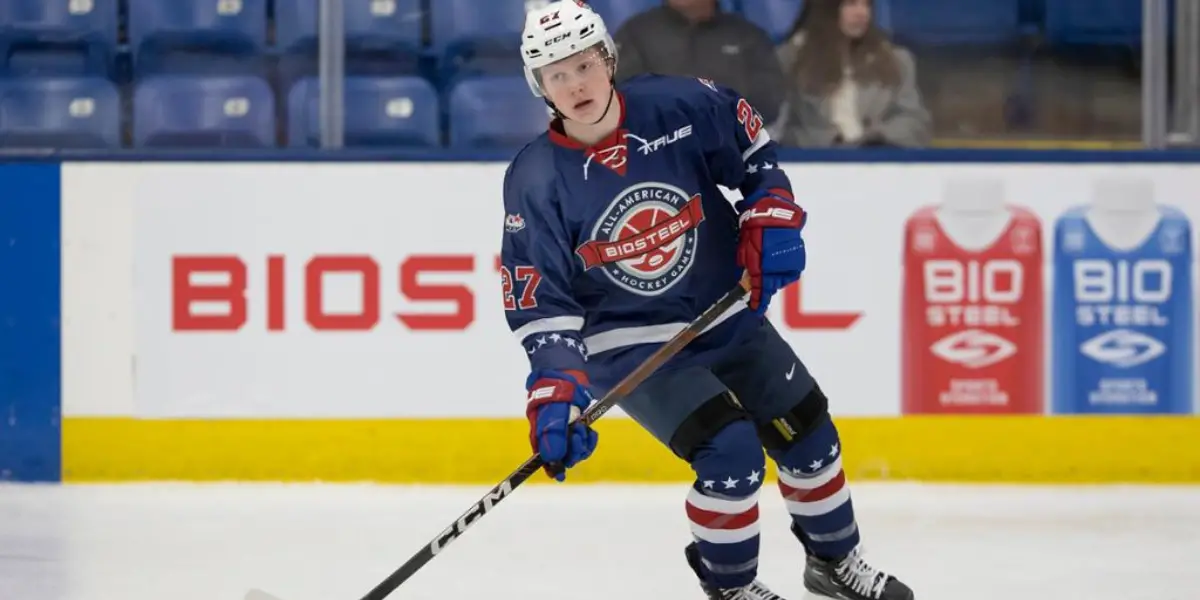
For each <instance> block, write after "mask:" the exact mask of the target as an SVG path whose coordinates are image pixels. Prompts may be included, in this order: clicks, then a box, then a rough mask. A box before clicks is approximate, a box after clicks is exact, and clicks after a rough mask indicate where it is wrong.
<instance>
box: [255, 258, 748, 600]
mask: <svg viewBox="0 0 1200 600" xmlns="http://www.w3.org/2000/svg"><path fill="white" fill-rule="evenodd" d="M749 285H750V284H749V280H748V279H747V278H746V277H743V278H742V281H741V282H740V283H739V284H738V286H737V287H736V288H734V289H732V290H730V291H729V292H727V293H726V294H725V295H724V296H722V297H721V298H720V299H719V300H717V302H716V303H715V304H713V305H712V306H711V307H709V308H708V309H707V310H705V311H704V312H703V313H701V314H700V316H698V317H696V319H695V320H694V321H692V322H691V323H689V324H688V326H687V327H685V328H684V329H683V331H680V332H679V333H677V334H675V337H672V338H671V339H670V340H669V341H667V343H665V344H663V345H662V347H660V348H659V349H658V350H656V351H655V352H654V354H651V355H650V357H649V358H647V359H646V360H645V361H644V362H643V363H642V364H640V365H638V367H637V368H636V369H634V370H633V372H632V373H630V374H629V375H627V376H626V377H625V378H624V379H622V380H621V382H620V383H618V384H617V385H616V386H614V387H613V389H611V390H609V392H608V393H607V394H605V395H604V397H603V398H601V399H600V400H598V401H597V402H596V403H594V404H592V405H591V406H590V407H588V409H587V410H586V411H584V412H583V414H581V415H580V416H579V419H578V420H579V421H582V422H583V423H585V424H587V425H591V424H592V423H595V422H596V421H597V420H598V419H599V418H600V417H603V416H604V414H605V413H607V412H608V411H609V410H612V408H613V407H614V406H616V405H617V402H618V401H620V400H621V399H622V398H624V397H625V396H627V395H629V393H630V392H632V391H633V390H634V388H636V387H637V386H639V385H641V384H642V382H643V381H645V380H646V379H647V378H649V377H650V375H651V374H653V373H654V372H655V371H657V370H658V368H659V367H661V366H662V365H663V364H664V363H666V362H667V361H668V360H670V359H671V358H672V357H673V356H675V355H676V354H678V353H679V351H680V350H682V349H683V347H684V346H686V345H688V344H689V343H691V341H692V340H694V339H696V337H698V336H699V335H700V334H701V333H703V332H704V330H705V329H707V328H708V326H709V325H711V324H713V323H714V322H715V321H716V320H717V318H718V317H720V316H721V315H723V314H725V312H726V311H728V310H729V309H731V308H733V306H734V305H735V304H737V302H738V301H739V300H741V299H742V298H745V296H746V293H747V292H748V291H749ZM545 464H546V463H545V462H544V461H543V460H542V458H541V456H540V455H537V454H535V455H533V456H532V457H530V458H529V459H528V460H526V461H525V464H522V465H521V466H520V467H518V468H517V470H516V471H513V473H512V474H511V475H509V476H508V477H507V478H505V479H504V480H503V481H501V482H500V483H498V484H497V485H496V486H495V487H493V488H492V489H491V491H489V492H488V493H487V495H485V496H484V497H482V498H480V499H479V500H478V501H477V502H475V504H474V505H473V506H471V508H470V509H468V510H467V512H465V513H463V514H462V516H460V517H459V518H458V519H457V520H456V521H454V522H453V523H451V524H450V526H449V527H446V529H444V530H443V531H442V532H441V533H439V534H438V536H437V537H435V538H433V540H432V541H430V542H429V543H428V544H426V545H425V547H423V548H421V550H420V551H418V552H417V553H416V554H414V555H413V556H412V558H409V559H408V561H407V562H405V563H404V564H403V565H401V566H400V568H398V569H396V570H395V571H393V572H392V574H391V575H388V577H387V579H384V580H383V581H381V582H380V583H379V585H377V586H375V589H372V590H371V591H370V592H367V595H366V596H363V598H362V600H383V599H384V598H386V597H387V596H388V595H389V594H391V593H392V592H393V591H395V590H396V588H398V587H400V585H401V584H403V583H404V582H405V581H408V579H409V578H411V577H412V576H413V575H415V574H416V573H417V571H419V570H421V568H422V567H424V566H425V565H426V564H427V563H428V562H429V561H431V560H433V558H434V557H435V556H437V555H439V554H441V553H442V551H443V550H445V549H446V547H447V546H449V545H450V543H451V542H453V541H454V540H457V539H458V538H459V536H461V535H462V534H463V533H465V532H466V530H467V528H469V527H470V526H472V525H474V524H475V523H476V522H478V521H479V519H482V518H483V517H484V515H486V514H488V513H489V512H491V511H492V509H493V508H495V507H496V505H497V504H500V502H501V501H502V500H504V499H505V498H507V497H508V495H509V494H511V493H512V492H513V490H514V489H516V488H517V486H519V485H521V484H522V483H525V480H527V479H529V477H530V476H532V475H533V474H534V473H536V472H537V471H538V469H541V468H542V467H543V466H545ZM245 600H278V598H275V597H274V596H272V595H270V594H267V593H266V592H263V591H261V590H251V591H250V592H249V593H248V594H246V597H245Z"/></svg>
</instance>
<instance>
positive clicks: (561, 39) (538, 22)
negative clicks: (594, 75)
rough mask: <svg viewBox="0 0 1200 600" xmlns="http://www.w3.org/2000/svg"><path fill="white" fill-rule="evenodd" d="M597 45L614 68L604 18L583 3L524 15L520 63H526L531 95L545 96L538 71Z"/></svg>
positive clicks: (566, 2) (571, 0)
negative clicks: (604, 52)
mask: <svg viewBox="0 0 1200 600" xmlns="http://www.w3.org/2000/svg"><path fill="white" fill-rule="evenodd" d="M596 44H604V48H605V50H607V52H608V55H609V56H610V57H611V58H612V68H614V69H615V68H616V61H617V45H616V43H614V42H613V39H612V35H610V34H609V33H608V28H607V27H605V26H604V19H602V18H600V15H598V14H596V11H594V10H592V7H590V6H588V5H587V4H586V3H584V2H583V0H560V1H555V2H550V3H548V4H546V5H545V6H542V7H541V8H534V9H531V10H529V11H528V12H527V13H525V30H524V32H522V34H521V61H522V62H524V63H525V80H526V81H528V82H529V89H531V90H533V95H535V96H538V97H541V96H543V95H544V94H543V91H542V85H541V83H540V82H539V81H538V78H537V69H540V68H541V67H544V66H546V65H548V64H550V63H553V62H556V61H560V60H562V59H564V58H566V57H568V56H571V55H573V54H576V53H579V52H582V51H584V50H586V49H588V48H591V47H592V46H595V45H596Z"/></svg>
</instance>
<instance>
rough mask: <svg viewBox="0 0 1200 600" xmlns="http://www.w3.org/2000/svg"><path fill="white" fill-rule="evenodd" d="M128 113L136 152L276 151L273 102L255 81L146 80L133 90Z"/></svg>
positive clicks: (267, 89) (247, 78) (245, 78)
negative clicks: (139, 149) (131, 112)
mask: <svg viewBox="0 0 1200 600" xmlns="http://www.w3.org/2000/svg"><path fill="white" fill-rule="evenodd" d="M133 110H134V116H133V143H134V145H135V146H137V147H157V148H269V147H274V146H275V99H274V97H273V95H272V93H271V88H270V87H269V86H268V85H267V83H266V82H265V81H263V80H262V79H260V78H258V77H250V76H202V75H197V76H188V75H162V76H158V77H151V78H149V79H146V80H144V81H142V82H140V83H139V84H138V85H137V90H136V91H135V92H134V98H133Z"/></svg>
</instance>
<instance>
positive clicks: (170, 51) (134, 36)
mask: <svg viewBox="0 0 1200 600" xmlns="http://www.w3.org/2000/svg"><path fill="white" fill-rule="evenodd" d="M127 1H128V2H129V46H130V48H131V49H132V50H133V56H134V66H135V68H136V69H137V70H138V72H139V73H140V74H149V73H165V72H172V73H179V72H190V73H204V72H225V73H231V72H247V71H250V70H253V69H257V68H259V67H260V65H259V63H258V61H256V60H250V59H254V58H260V57H261V55H262V53H263V52H264V50H265V48H266V40H267V0H127Z"/></svg>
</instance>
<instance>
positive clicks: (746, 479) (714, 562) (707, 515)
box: [687, 421, 766, 589]
mask: <svg viewBox="0 0 1200 600" xmlns="http://www.w3.org/2000/svg"><path fill="white" fill-rule="evenodd" d="M691 464H692V470H693V471H694V472H695V473H696V482H695V483H694V484H693V485H692V489H691V490H690V491H689V493H688V496H687V516H688V521H689V523H690V525H691V530H692V535H693V537H695V539H696V543H697V546H698V549H699V553H700V558H701V564H702V565H703V571H704V572H705V577H704V578H705V579H706V580H707V581H708V582H709V583H710V584H711V585H713V586H714V587H717V588H721V589H730V588H739V587H742V586H745V585H749V584H750V582H752V581H754V577H755V575H756V574H757V573H758V551H759V521H758V495H759V490H760V488H761V487H762V480H763V474H764V472H765V467H766V458H765V456H764V455H763V450H762V447H761V446H760V445H759V441H758V437H757V435H756V434H755V430H754V426H753V424H751V423H750V422H749V421H736V422H734V423H731V424H729V425H727V426H726V427H725V428H723V429H722V430H721V431H720V432H718V433H717V434H716V435H715V436H713V438H712V440H710V441H709V442H708V443H706V444H704V445H702V446H701V447H700V448H699V449H698V450H697V451H696V453H695V454H694V455H693V458H692V461H691Z"/></svg>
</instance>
